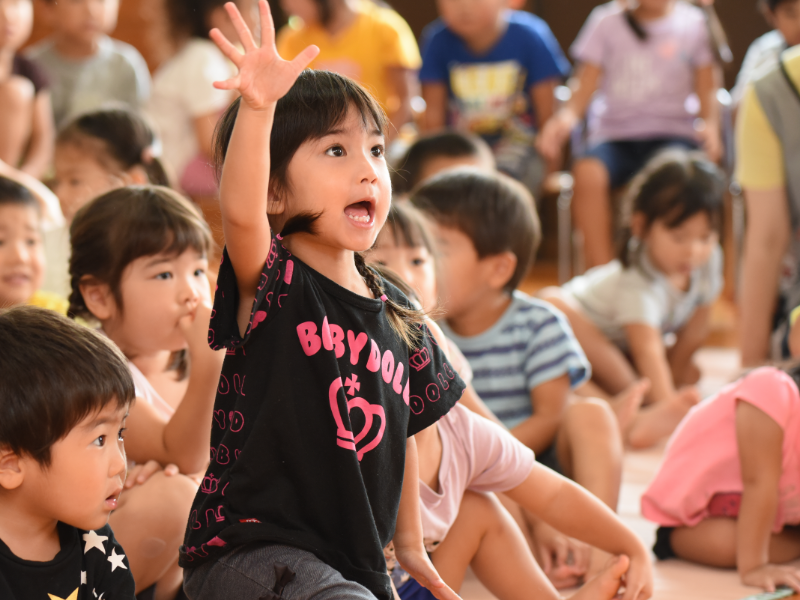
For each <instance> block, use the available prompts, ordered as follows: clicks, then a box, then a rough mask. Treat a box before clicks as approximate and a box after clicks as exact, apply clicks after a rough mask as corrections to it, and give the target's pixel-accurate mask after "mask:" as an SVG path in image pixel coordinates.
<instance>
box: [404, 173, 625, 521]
mask: <svg viewBox="0 0 800 600" xmlns="http://www.w3.org/2000/svg"><path fill="white" fill-rule="evenodd" d="M411 201H412V203H413V204H414V205H415V206H416V207H417V208H419V209H421V210H422V211H424V212H425V213H426V214H428V215H429V216H430V217H431V218H432V220H433V222H434V224H435V231H436V235H437V238H438V240H439V251H440V255H441V258H440V260H441V269H440V277H441V285H442V288H443V289H442V292H443V294H442V295H443V299H444V302H443V304H444V306H443V308H444V311H445V312H444V315H445V318H444V319H443V320H442V321H441V323H440V324H441V326H442V330H443V331H444V333H445V335H447V337H449V338H450V339H451V340H452V341H453V342H455V344H456V345H457V346H458V348H459V349H460V350H461V351H462V352H463V354H464V356H465V357H466V358H467V360H468V361H469V363H470V366H471V367H472V370H473V373H474V379H473V385H474V387H475V390H476V391H477V393H478V395H479V396H480V397H481V399H482V400H483V401H484V402H485V404H486V405H487V406H488V407H489V408H490V409H491V411H492V412H493V413H494V415H496V417H497V418H499V420H500V421H502V423H503V424H504V425H505V426H506V427H508V428H509V429H510V431H511V433H512V434H513V435H514V436H516V437H517V438H518V439H519V440H520V441H522V442H523V443H524V444H525V445H527V446H528V447H530V448H532V449H533V450H534V452H535V453H536V455H537V456H536V458H537V460H538V461H540V462H541V463H543V464H545V465H547V466H549V467H551V468H553V469H554V470H556V471H559V472H561V473H563V474H564V475H567V476H569V477H571V478H572V479H574V480H575V481H576V482H577V483H579V484H581V485H583V486H584V487H585V488H586V489H588V490H589V491H591V492H592V493H594V494H595V495H596V496H597V497H598V498H600V499H601V500H602V501H603V502H605V503H606V504H607V505H608V506H610V507H611V508H616V505H617V500H618V495H619V486H620V476H621V458H622V443H621V436H620V431H619V427H618V425H617V420H616V417H615V415H614V412H613V411H612V409H611V408H610V406H609V404H608V403H606V402H603V401H593V400H588V401H586V400H584V401H578V400H577V399H574V400H570V396H571V390H572V389H574V388H575V387H576V386H578V385H580V384H581V383H583V382H584V381H586V380H587V379H588V378H589V375H590V369H591V367H590V365H589V362H588V361H587V359H586V356H585V355H584V353H583V350H582V349H581V347H580V345H579V344H578V342H577V340H576V339H575V336H574V334H573V333H572V329H571V328H570V326H569V323H568V322H567V320H566V319H565V317H564V316H563V315H562V314H561V313H560V312H559V311H558V310H556V309H555V308H553V307H552V306H550V305H548V304H546V303H545V302H542V301H540V300H537V299H534V298H531V297H530V296H528V295H526V294H523V293H522V292H520V291H519V290H517V289H516V288H517V286H518V285H519V284H520V282H521V281H522V279H523V278H524V277H525V275H526V274H527V272H528V269H529V268H530V266H531V264H532V262H533V258H534V256H535V254H536V249H537V247H538V245H539V241H540V239H541V230H540V226H539V220H538V217H537V215H536V211H535V209H534V205H533V199H532V198H531V196H530V194H529V193H528V191H527V190H526V189H525V188H524V187H523V186H522V185H520V184H519V183H517V182H515V181H513V180H511V179H509V178H508V177H505V176H503V175H501V174H491V173H483V172H479V171H475V170H462V169H457V170H453V171H448V172H445V173H442V174H440V175H438V176H436V177H434V178H433V179H431V180H429V181H428V182H427V183H425V184H423V185H422V186H421V187H419V188H418V189H417V190H416V191H415V192H414V194H413V195H412V198H411ZM487 416H489V417H491V415H487Z"/></svg>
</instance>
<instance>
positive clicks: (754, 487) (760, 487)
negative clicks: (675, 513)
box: [736, 401, 800, 591]
mask: <svg viewBox="0 0 800 600" xmlns="http://www.w3.org/2000/svg"><path fill="white" fill-rule="evenodd" d="M736 440H737V443H738V446H739V461H740V464H741V468H742V483H743V484H744V487H743V491H742V505H741V508H740V509H739V518H738V520H737V522H736V567H737V569H738V571H739V575H740V576H741V578H742V582H743V583H744V584H746V585H754V586H759V587H762V588H764V589H766V590H767V591H773V590H774V589H775V586H776V585H779V584H781V583H784V584H787V585H791V586H792V587H794V588H795V589H800V577H798V573H797V569H795V568H791V567H779V566H775V565H770V564H769V563H770V560H769V547H770V541H771V538H772V525H773V523H774V521H775V513H776V511H777V508H778V485H779V482H780V478H781V472H782V467H783V430H782V429H781V427H780V426H779V425H778V424H777V423H776V422H775V421H774V420H773V419H772V418H771V417H770V416H768V415H767V414H766V413H765V412H764V411H762V410H761V409H759V408H756V407H755V406H753V405H752V404H750V403H748V402H744V401H739V403H738V404H737V406H736Z"/></svg>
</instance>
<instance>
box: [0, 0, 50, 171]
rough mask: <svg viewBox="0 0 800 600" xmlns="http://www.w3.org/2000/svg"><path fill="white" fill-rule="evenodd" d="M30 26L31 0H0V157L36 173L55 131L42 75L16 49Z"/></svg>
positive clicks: (43, 164)
mask: <svg viewBox="0 0 800 600" xmlns="http://www.w3.org/2000/svg"><path fill="white" fill-rule="evenodd" d="M32 27H33V3H32V1H31V0H0V160H2V161H4V162H6V163H8V164H10V165H12V166H14V167H19V169H20V170H22V171H23V172H24V173H28V174H29V175H32V176H34V177H36V178H41V177H42V176H43V175H44V174H45V172H46V170H47V169H48V167H49V166H50V162H51V161H52V159H53V137H54V135H55V133H54V128H53V108H52V105H51V102H50V91H49V90H48V81H47V77H46V76H45V75H44V73H43V72H42V69H41V68H40V67H39V66H38V65H36V64H35V63H33V62H31V61H30V60H29V59H27V58H25V57H24V56H21V55H20V54H17V51H18V50H19V49H20V47H21V46H22V45H23V44H24V43H25V42H26V41H27V39H28V37H29V36H30V34H31V28H32Z"/></svg>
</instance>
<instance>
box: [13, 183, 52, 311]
mask: <svg viewBox="0 0 800 600" xmlns="http://www.w3.org/2000/svg"><path fill="white" fill-rule="evenodd" d="M42 212H43V211H42V206H41V204H40V202H39V201H38V200H37V199H36V197H35V196H34V195H33V194H32V193H31V192H30V191H29V190H28V189H27V188H26V187H25V186H23V185H21V184H19V183H17V182H16V181H13V180H11V179H8V178H6V177H2V176H0V309H3V308H10V307H12V306H17V305H20V304H33V305H35V306H41V307H43V308H50V309H53V310H55V311H57V312H60V313H62V314H66V313H67V301H66V299H65V298H63V297H60V296H58V295H56V294H52V293H49V292H43V291H41V290H40V288H41V287H42V280H43V279H44V272H45V257H44V246H43V244H42V220H43V219H42Z"/></svg>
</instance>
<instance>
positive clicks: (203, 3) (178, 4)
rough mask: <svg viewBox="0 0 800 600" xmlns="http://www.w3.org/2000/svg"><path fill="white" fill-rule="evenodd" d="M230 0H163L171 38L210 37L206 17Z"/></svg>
mask: <svg viewBox="0 0 800 600" xmlns="http://www.w3.org/2000/svg"><path fill="white" fill-rule="evenodd" d="M228 1H231V0H165V2H164V8H165V9H166V12H167V20H168V21H169V30H170V33H171V34H172V37H173V38H178V39H179V38H181V37H184V36H188V37H190V38H200V39H206V40H207V39H210V38H209V37H208V32H209V31H210V30H211V25H209V23H208V17H209V16H210V15H211V13H212V12H213V11H214V10H215V9H218V8H222V7H224V6H225V4H226V2H228Z"/></svg>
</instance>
